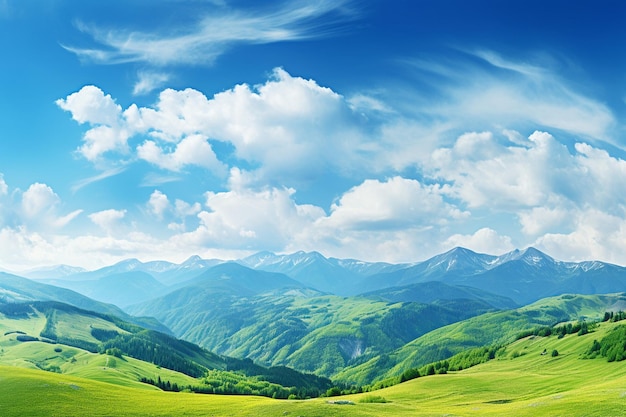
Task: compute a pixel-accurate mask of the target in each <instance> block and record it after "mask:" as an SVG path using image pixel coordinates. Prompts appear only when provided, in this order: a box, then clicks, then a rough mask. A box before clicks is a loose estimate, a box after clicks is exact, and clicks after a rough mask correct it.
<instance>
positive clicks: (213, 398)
mask: <svg viewBox="0 0 626 417" xmlns="http://www.w3.org/2000/svg"><path fill="white" fill-rule="evenodd" d="M622 323H623V322H622ZM619 324H620V323H602V324H600V325H599V327H598V328H596V329H595V331H594V332H592V333H589V334H587V335H584V336H577V335H575V334H573V335H568V336H565V337H564V338H562V339H558V338H557V337H556V336H551V337H547V338H544V337H529V338H525V339H522V340H519V341H517V342H515V343H513V344H511V345H509V346H507V348H506V351H505V353H504V354H503V355H500V356H499V358H498V359H495V360H492V361H490V362H487V363H485V364H482V365H478V366H475V367H473V368H469V369H466V370H464V371H460V372H453V373H449V374H447V375H435V376H428V377H421V378H418V379H415V380H412V381H409V382H406V383H403V384H399V385H396V386H393V387H390V388H386V389H382V390H379V391H375V392H371V393H363V394H356V395H349V396H344V397H333V398H331V399H325V398H319V399H313V400H273V399H269V398H261V397H250V396H218V395H201V394H189V393H167V392H161V391H158V390H155V389H154V388H153V387H149V386H141V387H139V386H138V385H140V384H135V383H131V381H130V380H127V381H126V382H123V383H122V382H120V381H109V382H115V383H114V384H112V383H107V382H102V381H106V378H102V377H101V374H99V375H100V376H93V375H91V376H90V377H92V378H96V379H99V380H94V379H86V378H84V377H77V376H72V375H68V374H58V373H52V372H45V371H41V370H35V369H26V368H19V367H14V366H13V367H7V366H0V415H1V416H23V415H29V416H85V415H89V416H171V415H177V416H403V415H406V416H444V415H445V416H485V415H487V416H489V415H492V416H509V415H510V416H538V415H541V416H544V415H547V416H620V415H626V362H611V363H609V362H607V361H606V359H604V358H596V359H582V358H581V357H582V355H583V354H584V352H586V351H587V349H588V348H589V346H591V344H592V342H593V340H594V339H598V340H599V339H601V338H602V337H603V336H604V335H605V334H607V332H609V331H611V329H613V328H614V327H615V326H617V325H619ZM29 344H32V345H34V344H35V343H33V342H29V343H24V344H22V345H23V346H25V345H29ZM42 345H45V344H42ZM49 346H52V345H49ZM3 349H5V353H4V356H7V351H8V350H10V349H6V344H5V348H3ZM554 349H556V350H558V352H559V355H558V356H556V357H552V356H551V355H550V354H549V353H550V352H551V351H552V350H554ZM544 350H545V351H546V352H548V354H546V355H542V352H543V351H544ZM80 355H81V354H77V356H76V357H77V362H79V361H80V360H82V359H81V358H82V356H80ZM82 355H87V354H86V353H82ZM107 357H108V356H106V355H94V358H97V359H94V360H93V365H94V366H96V368H98V367H100V368H107V367H106V366H104V365H106V364H103V363H102V362H101V361H103V360H104V361H106V358H107ZM115 359H116V360H117V363H116V365H115V366H119V365H118V364H120V359H119V358H115ZM84 360H85V361H87V359H84ZM87 362H89V361H87ZM129 362H130V361H129ZM124 366H130V365H126V364H124ZM137 366H139V365H137ZM141 366H149V365H146V364H144V365H141ZM107 369H108V370H107V371H104V372H110V373H112V372H114V370H115V369H116V368H115V367H109V368H107ZM82 376H89V375H82ZM145 388H148V389H145ZM372 396H377V397H382V398H384V400H386V401H387V402H386V403H375V402H374V403H363V402H362V401H364V400H365V399H367V398H368V397H369V399H370V400H372ZM328 400H332V401H337V400H339V401H350V402H351V403H350V404H331V403H328Z"/></svg>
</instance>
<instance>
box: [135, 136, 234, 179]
mask: <svg viewBox="0 0 626 417" xmlns="http://www.w3.org/2000/svg"><path fill="white" fill-rule="evenodd" d="M137 156H138V157H139V158H141V159H144V160H146V161H148V162H150V163H152V164H154V165H156V166H158V167H160V168H163V169H166V170H169V171H174V172H178V171H180V170H181V169H182V168H183V167H185V166H187V165H196V166H200V167H204V168H207V169H209V170H211V171H214V172H216V173H220V174H222V175H223V174H224V173H225V172H226V168H225V166H224V165H223V164H222V163H221V162H220V161H218V159H217V156H216V155H215V152H213V149H212V148H211V145H210V144H209V142H208V141H207V139H206V138H205V137H203V136H201V135H192V136H188V137H186V138H184V139H183V140H181V141H180V142H179V143H178V144H177V145H176V148H175V149H174V151H173V152H170V153H165V152H164V151H163V149H162V148H160V147H159V146H158V145H157V144H156V143H155V142H153V141H145V142H144V143H143V144H142V145H139V146H138V147H137Z"/></svg>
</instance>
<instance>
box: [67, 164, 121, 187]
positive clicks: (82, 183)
mask: <svg viewBox="0 0 626 417" xmlns="http://www.w3.org/2000/svg"><path fill="white" fill-rule="evenodd" d="M125 170H126V167H115V168H111V169H108V170H106V171H104V172H101V173H100V174H98V175H94V176H93V177H88V178H84V179H82V180H79V181H76V183H74V185H73V186H72V192H73V193H75V192H76V191H78V190H80V189H81V188H83V187H86V186H88V185H89V184H93V183H94V182H98V181H102V180H104V179H107V178H109V177H113V176H115V175H118V174H121V173H122V172H124V171H125Z"/></svg>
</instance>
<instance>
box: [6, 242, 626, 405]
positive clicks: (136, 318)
mask: <svg viewBox="0 0 626 417" xmlns="http://www.w3.org/2000/svg"><path fill="white" fill-rule="evenodd" d="M66 271H67V272H66ZM46 274H47V277H46V276H42V275H40V274H39V273H35V275H36V279H35V278H33V279H29V278H26V277H21V276H19V275H16V274H10V273H2V274H1V276H0V367H3V368H2V369H4V370H6V372H4V371H3V372H2V373H0V379H2V380H4V379H7V378H10V381H11V383H12V384H15V387H21V386H23V387H24V388H23V389H24V390H26V388H25V386H26V385H28V384H35V385H38V386H44V387H54V389H51V390H50V398H48V397H46V398H48V399H47V400H46V403H45V404H41V398H39V399H33V407H39V408H33V410H34V411H33V413H34V414H33V415H44V414H45V413H46V412H50V410H52V409H54V407H57V406H58V407H64V406H65V407H67V406H68V405H67V404H65V405H63V404H57V405H54V404H55V399H54V398H53V397H55V396H56V395H61V396H62V397H63V398H67V397H68V396H69V397H72V398H74V396H76V395H80V396H84V397H85V399H84V401H85V404H87V402H89V401H92V402H98V401H101V400H98V399H97V398H98V397H99V396H100V395H101V394H102V393H104V392H110V395H112V396H115V397H119V396H122V397H123V396H124V394H122V393H124V392H126V395H130V396H132V397H133V398H132V399H131V398H126V399H120V402H118V403H117V404H116V405H115V407H118V406H119V407H124V408H127V409H128V410H127V412H125V413H124V414H125V415H142V414H141V412H142V411H145V410H144V409H142V408H141V406H139V404H141V403H143V402H144V401H156V400H155V398H156V397H154V396H158V398H159V400H158V401H159V403H164V404H165V405H164V406H163V409H162V410H157V409H154V410H152V411H150V414H151V415H167V414H166V410H168V409H169V410H172V409H174V408H175V407H181V408H180V410H186V411H185V412H188V414H189V415H206V414H202V413H203V412H206V410H212V411H211V413H212V414H213V415H232V414H231V412H232V410H238V411H237V413H236V414H237V415H275V413H276V412H277V410H279V409H280V410H282V411H280V412H281V413H283V412H286V413H294V415H298V413H300V414H302V415H309V414H310V413H314V414H315V413H318V414H323V415H432V414H438V413H441V414H445V413H444V411H448V412H449V411H451V410H452V411H453V413H458V414H462V415H490V413H491V414H493V415H501V413H514V414H515V415H532V413H531V412H530V411H531V410H532V408H533V407H535V408H536V409H541V410H542V412H544V411H545V412H547V413H549V414H550V413H552V412H555V413H556V414H559V413H561V412H563V413H564V411H559V410H570V407H575V406H576V404H578V403H577V402H578V401H580V400H581V399H583V398H588V397H587V394H586V391H585V389H588V390H589V391H590V392H594V393H595V394H596V395H597V398H596V397H593V398H588V401H592V403H593V404H594V407H596V408H597V406H598V404H600V403H599V402H598V399H600V398H601V399H603V401H604V400H609V399H610V401H609V404H607V405H603V406H602V407H604V408H600V409H599V410H601V411H604V414H603V413H602V412H600V411H599V412H598V414H597V415H612V414H611V413H612V412H613V411H612V410H617V409H618V407H617V405H616V404H623V405H626V404H625V401H626V394H624V393H626V370H625V369H624V367H623V363H620V360H621V357H620V356H619V354H617V356H616V357H617V359H616V358H615V357H614V358H613V360H612V361H611V362H607V359H606V357H600V355H595V356H594V357H593V358H591V356H590V354H589V351H590V349H591V347H592V345H594V343H595V342H594V340H595V341H596V342H598V341H600V340H601V339H602V338H603V337H606V336H608V335H609V334H611V332H615V334H621V333H619V332H621V330H620V329H621V328H622V327H623V324H622V323H624V322H621V323H620V322H618V321H616V322H611V321H603V318H605V317H606V315H607V314H609V312H612V313H615V314H621V313H620V312H621V311H623V310H626V293H623V292H621V290H620V289H623V288H626V285H624V280H625V279H626V278H625V277H626V273H625V272H624V268H622V267H618V266H615V265H610V264H602V263H598V262H585V263H564V262H560V261H555V260H554V259H552V258H550V257H549V256H547V255H545V254H542V253H541V252H539V251H537V250H535V249H532V248H530V249H527V250H525V251H514V252H511V253H509V254H506V255H503V256H500V257H494V256H489V255H482V254H477V253H474V252H471V251H468V250H467V249H462V248H457V249H454V250H452V251H450V252H448V253H445V254H442V255H440V256H437V257H435V258H433V259H430V260H427V261H425V262H422V263H418V264H410V265H409V264H401V265H392V264H382V263H375V264H368V263H366V262H359V261H355V260H338V259H332V258H330V259H327V258H324V257H323V256H322V255H320V254H318V253H312V254H307V253H304V252H298V253H295V254H292V255H274V254H271V253H267V252H264V253H261V254H259V255H257V256H254V257H250V258H246V259H244V260H241V261H237V262H233V261H229V262H226V261H218V260H202V259H200V258H197V257H192V258H190V259H189V260H188V261H187V262H184V263H182V264H179V265H178V264H171V263H166V262H161V261H159V262H151V263H141V262H139V261H136V260H129V261H125V262H122V263H120V264H117V265H113V266H110V267H107V268H103V269H101V270H97V271H83V270H77V269H73V268H69V267H63V268H59V269H58V270H56V272H55V269H53V268H50V269H47V270H46ZM329 274H334V275H332V276H330V275H329ZM303 277H306V278H303ZM331 278H332V279H331ZM53 284H54V285H53ZM559 285H560V286H561V287H562V288H563V289H564V290H565V289H567V290H570V289H571V290H572V291H563V292H562V293H559V291H558V288H559V287H558V286H559ZM60 286H64V287H66V288H61V287H60ZM605 290H606V291H605ZM81 293H82V294H81ZM90 297H93V298H90ZM620 317H621V316H620ZM563 323H574V324H576V323H585V326H587V324H589V326H590V328H591V331H590V332H589V333H588V334H584V335H581V336H578V335H576V334H568V335H565V337H557V336H556V335H554V334H553V335H551V336H538V335H537V332H535V334H534V335H531V336H527V337H523V338H521V339H518V338H519V337H520V334H528V332H530V333H532V332H533V329H537V328H538V327H541V326H543V327H546V326H547V327H548V328H549V327H551V326H554V325H559V324H563ZM620 326H622V327H620ZM552 351H558V355H557V356H551V355H549V354H547V355H546V354H545V353H546V352H548V353H550V352H552ZM486 352H487V353H486ZM542 353H543V354H542ZM485 355H487V357H485ZM471 357H481V358H482V359H480V360H470V359H468V358H471ZM624 357H626V355H624ZM459 363H462V364H465V365H461V366H458V365H454V364H459ZM468 364H469V365H468ZM431 368H432V371H431ZM443 370H445V372H443ZM431 373H432V374H435V375H430V374H431ZM601 375H602V377H601ZM415 376H419V377H418V378H415ZM513 380H517V382H516V383H515V384H519V385H520V386H523V387H525V388H524V389H521V390H520V389H516V388H515V384H513V383H512V382H511V381H513ZM581 380H584V381H586V385H585V384H583V383H582V382H581ZM103 383H104V385H103ZM611 384H613V385H614V387H613V389H611V388H609V387H610V386H611ZM0 386H3V387H4V386H5V384H4V382H3V383H2V384H0ZM68 387H69V388H68ZM74 387H79V388H74ZM59 390H60V391H59ZM63 390H65V391H63ZM128 390H130V391H128ZM620 390H621V391H620ZM61 391H63V393H61ZM74 391H76V392H74ZM164 391H165V392H164ZM168 391H174V392H168ZM131 392H132V394H131ZM453 393H454V395H452V394H453ZM206 394H209V395H206ZM215 394H238V395H236V396H226V397H223V396H216V395H215ZM337 394H341V395H342V396H341V397H338V398H335V396H336V395H337ZM24 395H26V397H25V398H27V397H28V395H27V394H24ZM241 395H244V396H245V397H241ZM261 397H265V399H263V398H261ZM0 398H2V399H3V401H4V402H3V405H2V407H4V408H2V409H0V412H1V414H2V415H17V414H11V413H12V412H17V411H16V410H17V408H15V409H14V410H13V411H11V410H12V409H11V405H10V404H11V401H14V400H13V399H12V400H11V401H8V400H9V399H10V398H11V397H10V396H9V394H8V392H4V393H0ZM183 398H184V400H183ZM243 398H254V401H250V402H248V401H247V400H245V401H244V400H243ZM288 398H289V399H288ZM277 399H282V400H277ZM20 401H21V400H20ZM72 401H75V402H76V408H72V409H71V410H69V409H68V413H67V414H64V415H79V414H80V413H79V410H80V409H81V408H80V407H82V406H81V405H80V404H81V401H83V400H82V399H79V398H74V399H73V400H72ZM182 403H184V404H185V405H184V406H183V405H182ZM13 406H14V407H18V405H17V404H13ZM50 407H53V408H50ZM100 407H101V408H100ZM107 407H113V406H109V405H107V404H104V403H102V404H99V403H98V407H97V408H96V411H95V414H93V415H110V414H116V413H119V412H120V410H119V409H118V410H117V411H116V410H115V409H113V408H107ZM168 407H171V408H168ZM222 407H225V408H222ZM537 407H539V408H537ZM37 409H38V410H39V411H36V410H37ZM133 410H136V411H133ZM227 410H228V411H227ZM498 410H499V411H498ZM570 411H571V410H570ZM38 413H39V414H38ZM134 413H135V414H134ZM606 413H608V414H606ZM567 414H571V415H576V413H573V414H572V413H567ZM580 415H583V414H580ZM584 415H590V414H584Z"/></svg>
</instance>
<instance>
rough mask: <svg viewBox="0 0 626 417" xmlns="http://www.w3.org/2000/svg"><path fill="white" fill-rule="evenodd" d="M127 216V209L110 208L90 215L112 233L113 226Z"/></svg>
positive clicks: (102, 227)
mask: <svg viewBox="0 0 626 417" xmlns="http://www.w3.org/2000/svg"><path fill="white" fill-rule="evenodd" d="M125 216H126V210H115V209H108V210H102V211H99V212H96V213H92V214H90V215H89V219H90V220H91V221H92V222H93V223H94V224H95V225H97V226H99V227H100V228H101V229H103V230H104V231H106V232H107V233H111V232H112V230H113V228H114V227H115V226H116V225H117V224H118V222H119V221H120V220H122V219H123V218H124V217H125Z"/></svg>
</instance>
